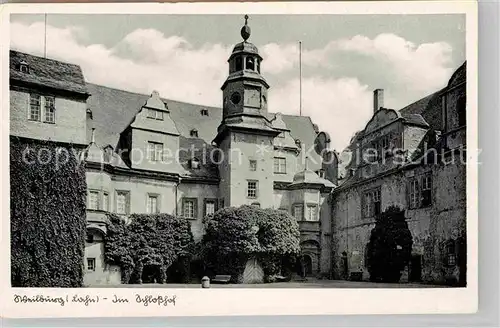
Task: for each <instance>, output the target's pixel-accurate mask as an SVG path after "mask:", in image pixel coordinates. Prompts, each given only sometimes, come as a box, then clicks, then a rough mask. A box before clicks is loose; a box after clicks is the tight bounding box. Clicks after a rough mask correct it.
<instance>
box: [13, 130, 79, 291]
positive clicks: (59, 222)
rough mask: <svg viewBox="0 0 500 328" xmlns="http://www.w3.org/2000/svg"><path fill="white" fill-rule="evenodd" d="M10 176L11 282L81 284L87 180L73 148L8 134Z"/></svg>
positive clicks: (25, 285) (40, 284)
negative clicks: (9, 136) (9, 137)
mask: <svg viewBox="0 0 500 328" xmlns="http://www.w3.org/2000/svg"><path fill="white" fill-rule="evenodd" d="M42 149H43V150H42ZM23 158H24V159H23ZM30 163H31V164H30ZM10 179H11V180H10V222H11V223H10V225H11V280H12V286H13V287H80V286H82V285H83V259H84V254H85V233H86V213H85V207H86V204H85V203H86V201H85V200H86V193H87V185H86V180H85V167H84V165H83V163H81V162H80V157H79V156H78V154H77V151H76V150H75V149H73V148H72V147H71V146H58V145H56V144H54V143H51V142H48V141H45V142H41V141H34V140H26V139H21V138H17V137H11V139H10Z"/></svg>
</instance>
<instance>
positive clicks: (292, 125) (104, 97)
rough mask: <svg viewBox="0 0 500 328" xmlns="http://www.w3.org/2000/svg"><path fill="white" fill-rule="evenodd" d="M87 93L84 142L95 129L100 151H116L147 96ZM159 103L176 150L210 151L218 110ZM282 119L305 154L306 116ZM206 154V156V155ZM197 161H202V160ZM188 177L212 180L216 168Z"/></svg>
mask: <svg viewBox="0 0 500 328" xmlns="http://www.w3.org/2000/svg"><path fill="white" fill-rule="evenodd" d="M87 89H88V90H89V93H90V94H91V96H90V97H89V98H88V100H87V106H88V108H89V109H90V110H91V112H92V119H89V120H88V121H87V129H88V131H87V137H88V140H89V141H90V139H91V129H92V128H95V142H96V143H97V145H99V146H100V147H105V146H107V145H111V146H112V147H113V148H115V149H116V148H117V144H118V140H119V138H120V133H121V132H122V131H124V130H125V129H126V128H127V127H128V125H129V124H130V122H131V121H132V119H133V118H134V116H135V115H136V114H137V113H138V112H139V110H140V109H141V108H142V106H144V104H145V103H146V101H147V100H148V99H149V98H150V96H149V95H145V94H139V93H133V92H128V91H124V90H119V89H114V88H109V87H105V86H101V85H97V84H92V83H87ZM161 99H162V100H163V101H164V102H165V104H166V106H167V110H168V111H169V112H170V117H171V118H172V120H173V121H174V123H175V125H176V127H177V130H178V131H179V133H180V135H181V137H180V141H179V143H180V147H182V148H190V147H191V145H194V147H195V149H197V150H201V149H202V148H203V147H207V149H210V147H212V146H211V144H212V140H213V139H214V138H215V136H216V135H217V128H218V126H219V124H220V123H221V121H222V108H220V107H210V106H203V105H195V104H189V103H184V102H180V101H175V100H169V99H165V98H161ZM202 110H206V111H207V112H208V116H206V115H202ZM274 116H275V114H272V113H270V114H269V115H268V118H269V119H270V120H271V119H274ZM282 119H283V121H284V122H285V124H286V126H287V128H288V129H289V130H290V134H291V135H292V137H293V138H294V139H299V140H300V141H301V143H302V144H303V145H304V149H305V151H308V150H309V147H312V146H313V145H314V140H315V138H316V132H315V131H314V125H313V123H312V121H311V119H310V118H309V117H306V116H295V115H284V114H282ZM193 129H196V130H197V131H198V138H193V137H191V136H190V131H191V130H193ZM181 153H182V152H181ZM206 153H208V154H209V152H206ZM308 156H309V157H310V158H313V159H314V160H315V161H310V165H309V166H310V168H311V169H312V170H318V169H320V168H321V161H320V160H319V159H320V157H319V155H318V154H316V153H315V152H314V151H312V152H310V153H308ZM200 157H203V154H202V153H200ZM199 159H200V160H202V158H199ZM202 162H203V161H202ZM185 168H187V167H185ZM191 173H192V174H196V175H203V176H207V175H209V176H214V175H215V174H216V168H214V167H212V166H209V167H204V168H203V169H202V170H196V171H192V172H191Z"/></svg>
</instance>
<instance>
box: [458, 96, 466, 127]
mask: <svg viewBox="0 0 500 328" xmlns="http://www.w3.org/2000/svg"><path fill="white" fill-rule="evenodd" d="M466 103H467V101H466V98H465V96H463V97H460V98H459V99H458V101H457V113H458V126H464V125H465V124H466V121H467V112H466V110H465V108H466Z"/></svg>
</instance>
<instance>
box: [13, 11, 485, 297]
mask: <svg viewBox="0 0 500 328" xmlns="http://www.w3.org/2000/svg"><path fill="white" fill-rule="evenodd" d="M416 3H418V1H417V2H416ZM193 6H194V5H193ZM262 6H263V7H262V8H264V5H263V4H262ZM344 6H347V5H346V4H344ZM422 6H424V5H423V4H422ZM465 7H467V6H465ZM236 8H237V7H236ZM252 8H255V7H252ZM422 8H423V7H422ZM467 19H469V18H468V17H467V15H466V14H465V13H464V12H463V13H460V12H458V13H455V12H450V13H447V12H443V11H442V10H441V11H440V12H439V13H408V14H394V13H391V12H390V11H387V12H385V13H384V12H380V11H379V12H378V13H373V14H366V13H365V14H356V13H347V12H346V11H345V10H344V11H343V12H342V13H333V12H332V13H321V12H316V13H307V12H306V13H300V14H299V13H290V12H286V11H284V12H283V13H279V11H276V10H275V11H272V12H264V11H261V12H259V11H258V10H255V9H253V10H247V11H244V10H241V11H239V10H231V12H230V13H206V14H204V13H201V12H195V11H194V10H192V11H191V13H189V12H185V13H182V14H181V13H168V12H159V13H157V14H153V13H140V12H137V13H120V12H117V13H109V11H108V12H106V13H78V12H70V11H68V12H66V13H65V12H60V11H59V12H44V11H39V12H29V13H28V12H25V13H12V14H11V15H10V22H9V32H8V34H9V38H10V41H9V44H8V45H7V47H8V48H9V49H8V52H9V54H8V71H7V72H4V74H8V95H9V100H8V109H6V110H8V112H9V120H8V122H9V123H8V124H6V125H8V126H9V133H8V136H6V138H8V140H9V141H8V145H9V153H10V155H9V156H8V158H9V163H8V166H9V172H8V175H9V177H8V178H9V180H10V187H9V193H10V207H9V215H10V231H9V233H10V237H9V240H10V266H9V268H10V270H9V272H10V286H11V287H12V288H14V289H19V290H24V289H26V290H29V288H37V290H40V289H38V288H49V289H50V288H67V289H74V288H80V291H83V292H85V290H88V291H91V290H92V291H95V290H101V291H102V292H104V293H105V292H106V291H108V290H109V291H111V290H118V291H125V290H127V289H133V290H143V291H146V290H147V291H148V293H149V292H157V291H158V292H162V293H169V290H170V289H172V290H177V289H182V290H186V289H196V290H197V291H198V290H199V291H205V290H206V291H207V292H208V291H213V290H215V289H221V288H224V289H241V290H244V289H255V288H257V289H261V290H262V291H261V292H264V289H265V290H266V291H267V290H274V292H276V289H279V291H281V290H286V289H329V290H335V289H368V290H367V292H370V291H371V290H375V289H384V290H385V289H391V290H395V289H401V290H402V289H404V290H414V291H415V292H418V290H419V289H429V288H430V289H436V290H437V289H439V290H441V289H443V290H452V289H466V288H467V287H470V277H471V275H470V272H471V271H470V263H472V261H475V260H476V259H475V256H476V254H475V253H471V249H470V243H471V242H470V241H471V240H473V241H474V242H476V238H477V236H476V235H475V233H476V232H475V230H473V234H472V236H471V235H470V231H469V228H470V225H469V223H470V222H469V220H471V218H473V219H474V220H476V219H477V208H476V204H475V202H476V201H477V200H476V199H474V198H469V197H470V195H471V193H469V192H468V190H469V191H470V189H468V188H474V186H475V184H473V185H470V180H469V179H468V177H469V172H470V171H469V170H470V167H471V166H474V165H477V158H476V156H477V149H476V145H475V144H474V143H473V141H474V140H475V138H476V137H475V135H474V136H472V137H471V135H470V134H471V133H472V134H475V133H476V127H475V126H472V130H471V127H470V126H469V125H474V124H475V122H476V121H475V120H476V115H477V107H476V106H477V100H476V95H475V94H472V95H470V94H468V90H471V88H472V90H475V83H476V80H475V74H476V72H471V69H472V70H474V69H475V67H476V65H477V64H476V63H475V62H474V60H475V57H472V61H473V62H472V64H471V57H470V56H469V55H468V53H469V52H468V51H469V50H470V48H472V49H473V48H474V47H476V45H475V44H474V43H468V42H466V40H467V37H466V34H467V28H466V27H467V26H468V25H467V24H468V23H467ZM4 66H7V65H4ZM471 76H472V80H470V77H471ZM471 84H472V85H473V86H471ZM4 88H5V89H6V90H7V87H4ZM471 138H472V141H471ZM468 145H469V149H470V148H472V150H469V151H467V149H468V147H467V146H468ZM6 161H7V160H6V159H5V162H6ZM471 162H472V163H471ZM6 165H7V164H6ZM474 169H475V168H474ZM4 193H5V191H4ZM6 197H7V196H5V197H4V198H6ZM7 198H8V197H7ZM471 199H472V202H471ZM474 227H475V226H474ZM471 238H472V239H471ZM474 249H475V248H474ZM470 256H473V257H474V258H473V259H471V258H470ZM473 265H474V270H473V271H472V272H473V275H472V277H473V278H474V279H476V271H475V270H477V269H476V268H475V264H473ZM476 283H477V282H476V281H474V282H473V284H474V285H475V284H476ZM60 290H61V289H60ZM279 291H278V292H279ZM180 293H181V292H179V295H181V294H180ZM170 295H172V292H170ZM23 297H24V300H22V297H21V296H19V299H18V301H19V302H28V303H29V302H39V301H40V299H38V300H35V299H33V298H35V296H33V295H32V296H23ZM30 297H32V299H31V300H30V299H28V300H27V298H30ZM36 297H38V298H43V297H44V296H40V295H36ZM47 298H49V296H47ZM104 299H105V298H104ZM180 299H181V298H180V296H179V300H180ZM14 301H15V302H16V303H17V302H18V301H16V300H14ZM52 301H53V300H47V302H52ZM70 301H71V300H70ZM164 301H165V302H166V303H168V302H172V303H175V297H173V299H165V300H164ZM124 302H125V301H124ZM134 302H135V300H134ZM158 302H159V301H158ZM179 302H180V301H179ZM351 305H352V304H351ZM352 306H353V305H352Z"/></svg>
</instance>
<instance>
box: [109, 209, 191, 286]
mask: <svg viewBox="0 0 500 328" xmlns="http://www.w3.org/2000/svg"><path fill="white" fill-rule="evenodd" d="M108 219H109V224H108V235H107V239H106V244H105V248H104V249H105V251H104V252H105V257H106V261H108V262H109V263H111V264H116V265H119V266H120V267H121V269H122V282H123V283H134V282H137V283H142V279H143V274H145V275H147V276H148V277H150V278H151V279H154V280H156V282H159V283H165V282H167V270H168V269H169V268H170V267H171V266H172V265H173V264H175V266H174V267H175V270H174V271H172V270H170V272H176V277H177V279H178V280H179V281H176V282H186V281H189V268H188V267H189V259H190V257H191V254H192V251H193V246H194V240H193V235H192V233H191V227H190V224H189V222H188V221H187V220H184V219H179V218H176V217H174V216H172V215H169V214H132V215H131V216H130V219H131V223H130V224H129V225H126V224H125V222H124V221H123V220H122V219H121V218H120V217H118V216H116V215H115V214H109V215H108ZM144 271H147V272H146V273H145V272H144Z"/></svg>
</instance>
